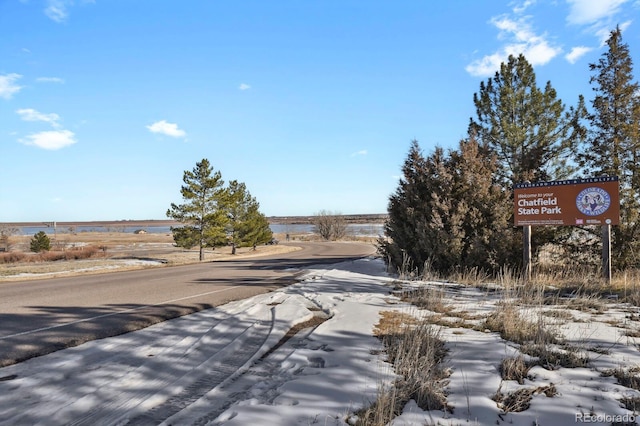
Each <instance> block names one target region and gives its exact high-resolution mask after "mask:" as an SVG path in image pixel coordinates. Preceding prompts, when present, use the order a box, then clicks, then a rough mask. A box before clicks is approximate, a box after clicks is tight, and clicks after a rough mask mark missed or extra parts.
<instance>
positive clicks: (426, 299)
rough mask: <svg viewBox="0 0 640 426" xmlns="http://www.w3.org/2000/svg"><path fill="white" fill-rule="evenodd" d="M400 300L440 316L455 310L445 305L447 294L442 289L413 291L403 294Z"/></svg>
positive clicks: (428, 288) (430, 288) (429, 287)
mask: <svg viewBox="0 0 640 426" xmlns="http://www.w3.org/2000/svg"><path fill="white" fill-rule="evenodd" d="M400 299H401V300H402V301H403V302H410V303H411V304H413V305H415V306H417V307H419V308H422V309H428V310H430V311H432V312H436V313H440V314H446V313H449V312H451V311H452V310H453V306H451V305H449V304H447V303H445V293H444V290H443V289H441V288H434V287H431V286H428V287H424V288H419V289H413V290H411V291H409V292H403V293H402V294H401V297H400Z"/></svg>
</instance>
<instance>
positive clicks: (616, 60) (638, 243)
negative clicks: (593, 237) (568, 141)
mask: <svg viewBox="0 0 640 426" xmlns="http://www.w3.org/2000/svg"><path fill="white" fill-rule="evenodd" d="M607 46H608V49H607V51H606V52H605V53H604V54H603V55H602V56H601V58H600V60H599V61H598V62H596V63H593V64H590V65H589V68H590V70H591V71H592V72H593V73H594V74H593V75H592V77H591V79H590V83H591V84H592V85H593V90H594V92H595V97H594V99H593V101H592V106H593V112H592V113H591V114H590V115H589V119H590V122H591V132H590V134H589V137H588V140H587V143H586V144H585V145H584V149H582V151H581V153H580V157H579V159H580V164H581V165H582V166H583V168H584V173H585V174H586V175H587V176H589V177H591V176H603V175H607V176H618V177H619V180H620V216H621V218H620V219H621V223H620V226H619V227H614V229H613V241H612V245H613V247H612V254H613V260H614V264H615V266H616V267H618V268H625V267H629V266H637V263H638V260H639V257H640V252H639V251H638V250H640V164H639V161H640V86H639V85H638V83H637V82H635V81H634V79H633V62H632V59H631V56H630V55H629V47H628V45H627V44H625V43H623V42H622V31H621V30H620V28H619V27H616V29H615V30H614V31H612V32H611V34H610V36H609V39H608V40H607Z"/></svg>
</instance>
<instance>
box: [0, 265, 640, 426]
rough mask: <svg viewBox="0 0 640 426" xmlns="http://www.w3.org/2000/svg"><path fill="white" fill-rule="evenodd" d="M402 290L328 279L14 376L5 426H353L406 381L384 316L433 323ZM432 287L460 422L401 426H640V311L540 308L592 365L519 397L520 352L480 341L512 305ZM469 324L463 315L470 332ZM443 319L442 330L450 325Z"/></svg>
mask: <svg viewBox="0 0 640 426" xmlns="http://www.w3.org/2000/svg"><path fill="white" fill-rule="evenodd" d="M396 284H397V281H396V280H394V279H392V278H391V277H388V276H387V275H386V274H385V272H384V265H383V263H382V262H381V261H380V260H378V259H372V258H370V259H361V260H357V261H352V262H344V263H340V264H335V265H331V266H323V267H319V268H318V269H311V270H309V271H308V273H307V274H306V275H305V276H304V278H303V280H302V281H301V282H300V283H297V284H295V285H292V286H289V287H286V288H283V289H280V290H278V291H275V292H272V293H268V294H264V295H260V296H256V297H253V298H251V299H247V300H243V301H238V302H233V303H230V304H227V305H224V306H221V307H218V308H215V309H211V310H207V311H202V312H199V313H196V314H192V315H189V316H185V317H182V318H178V319H175V320H171V321H167V322H164V323H161V324H156V325H154V326H151V327H148V328H146V329H144V330H140V331H136V332H132V333H128V334H125V335H122V336H118V337H112V338H108V339H103V340H98V341H93V342H89V343H85V344H83V345H81V346H78V347H75V348H70V349H66V350H63V351H59V352H56V353H52V354H49V355H46V356H42V357H39V358H34V359H32V360H29V361H26V362H23V363H20V364H16V365H13V366H9V367H5V368H2V369H0V424H2V425H38V424H39V425H125V424H127V425H158V424H164V425H191V424H194V425H207V424H211V425H217V424H225V425H310V424H318V425H335V424H337V425H342V424H348V423H353V422H354V421H355V419H356V417H355V416H354V413H355V412H356V411H357V410H358V409H360V408H363V407H365V406H368V405H370V403H371V402H372V401H374V400H375V398H376V395H377V394H378V392H379V389H380V386H381V385H383V384H389V383H391V382H392V381H393V380H394V378H395V375H394V373H393V369H392V367H391V365H390V364H388V363H387V362H386V361H385V355H384V352H383V351H382V349H383V347H382V345H381V343H380V342H379V340H378V339H377V338H376V337H374V336H373V328H374V325H375V324H377V323H378V321H379V319H380V312H381V311H393V310H397V311H400V312H403V313H410V314H412V315H417V316H424V315H428V314H429V313H428V312H423V311H420V310H418V309H417V308H416V307H413V306H411V305H409V304H407V303H405V302H402V301H400V300H399V299H398V298H397V297H396V296H395V295H393V294H392V292H391V290H392V288H394V286H396ZM406 285H410V286H416V285H418V284H416V283H406ZM419 285H421V286H432V287H434V288H437V289H438V291H441V292H442V294H443V295H444V298H443V300H444V301H445V303H447V304H450V305H452V306H454V307H455V310H454V311H452V312H450V313H449V315H450V316H451V320H452V321H451V322H452V324H453V323H455V321H458V322H457V324H458V325H457V326H454V325H451V326H443V325H440V326H438V327H442V330H441V337H442V338H443V339H444V340H445V341H446V345H447V348H448V355H447V358H446V360H445V363H446V364H447V367H448V368H449V369H450V371H451V375H450V377H449V378H448V383H447V385H446V390H447V393H448V402H449V404H450V405H451V406H453V413H449V412H442V411H431V412H424V411H422V410H421V409H420V408H418V406H417V405H416V404H415V403H413V402H410V403H409V404H408V405H407V406H406V407H405V410H404V413H403V414H402V415H401V416H400V417H398V418H396V419H395V420H394V421H393V424H394V425H424V424H441V425H466V424H471V425H476V424H478V425H496V424H506V425H510V424H515V425H527V426H530V425H532V424H540V425H568V424H576V423H581V422H584V423H587V422H588V423H589V424H606V425H609V424H612V423H613V422H614V421H623V420H631V418H632V417H631V416H632V415H633V412H631V411H629V410H627V409H625V408H624V407H623V406H622V404H621V402H620V400H621V399H623V398H636V397H640V392H638V391H637V390H633V389H630V388H628V387H625V386H623V385H621V384H618V380H617V379H616V378H615V377H614V376H612V375H611V372H612V371H614V370H616V371H624V372H628V373H629V375H630V376H633V374H634V371H635V370H634V369H633V368H634V367H637V366H640V352H639V351H638V347H637V346H636V337H633V336H640V315H639V314H638V309H637V308H635V307H631V306H628V305H623V304H619V303H614V302H607V303H606V306H605V308H606V309H604V310H602V309H600V310H596V309H592V310H590V311H589V310H587V311H585V310H584V309H583V310H575V309H570V308H569V307H567V306H561V307H556V306H541V307H539V311H540V312H543V313H544V315H545V316H544V318H545V322H546V323H547V326H548V327H551V328H553V329H554V330H555V331H557V332H558V333H561V334H563V335H564V337H565V341H566V342H567V343H569V344H571V345H573V346H574V347H576V348H578V349H579V351H580V353H582V354H583V355H585V356H586V357H587V358H588V363H587V365H586V366H585V367H579V368H564V367H558V368H550V367H549V366H547V368H543V367H541V366H535V367H533V368H532V369H531V370H530V371H529V374H528V378H526V379H525V380H524V381H523V383H522V384H518V383H517V382H516V381H514V380H503V379H501V376H500V372H499V368H500V364H501V362H502V360H503V359H504V358H507V357H511V356H514V355H515V354H518V353H519V352H518V345H517V344H515V343H512V342H508V341H505V340H503V339H502V338H501V337H500V335H499V334H498V333H495V332H490V331H488V330H480V329H478V328H477V327H476V328H475V329H474V328H471V327H470V325H472V323H474V322H475V323H476V324H478V323H480V322H481V321H482V318H484V317H486V316H487V315H488V314H489V313H490V312H492V311H493V310H494V309H496V307H497V306H498V305H499V303H500V301H501V300H503V298H501V296H500V295H499V294H497V293H494V292H487V291H482V290H479V289H476V288H470V287H462V286H457V285H452V284H443V283H421V284H419ZM396 287H397V286H396ZM553 311H558V312H562V314H561V315H560V314H559V315H554V314H553ZM456 312H457V313H462V312H464V317H465V318H467V319H465V320H464V322H465V324H463V323H462V322H460V321H462V320H461V318H462V315H457V314H456ZM540 312H538V313H534V312H533V311H531V310H529V311H528V314H530V315H534V316H535V315H538V314H540ZM439 318H440V320H439V322H440V324H443V323H445V321H444V320H446V319H447V318H446V317H444V318H443V317H442V316H441V315H440V316H439ZM454 320H455V321H454ZM296 325H297V328H295V327H294V326H296ZM461 325H464V326H461ZM292 327H294V328H293V330H294V331H298V332H297V333H296V334H294V333H292V332H290V330H291V329H292ZM603 373H606V374H604V375H603ZM551 384H553V388H554V390H555V392H553V393H549V394H551V395H552V396H547V395H546V394H545V393H544V392H542V391H540V392H532V393H533V396H532V399H531V402H530V407H529V408H528V409H527V410H524V411H522V412H515V413H514V412H505V411H504V410H502V409H501V408H500V407H499V406H498V404H497V403H496V402H495V401H494V400H493V399H492V396H494V395H495V394H496V392H497V391H498V390H500V392H502V393H503V394H508V393H510V392H512V391H515V390H518V389H538V388H539V389H549V388H550V387H551ZM620 424H622V423H620ZM627 424H635V422H634V423H627Z"/></svg>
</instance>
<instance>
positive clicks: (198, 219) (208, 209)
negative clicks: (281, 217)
mask: <svg viewBox="0 0 640 426" xmlns="http://www.w3.org/2000/svg"><path fill="white" fill-rule="evenodd" d="M182 180H183V183H184V185H182V187H181V188H180V194H181V195H182V199H183V201H184V202H183V203H182V204H175V203H171V206H170V208H169V209H168V210H167V216H168V217H170V218H172V219H174V220H176V221H178V222H180V223H181V224H182V226H178V227H171V232H172V233H173V239H174V241H175V243H176V245H177V246H178V247H184V248H187V249H191V248H193V247H198V248H199V249H200V254H199V256H200V260H204V250H205V249H206V248H214V249H215V248H216V247H220V246H225V245H230V246H231V247H232V254H235V253H236V247H251V246H253V247H254V249H255V247H256V246H257V245H258V244H263V243H266V242H268V241H270V240H271V238H272V237H273V234H272V232H271V228H269V221H268V220H267V218H266V216H265V215H264V214H262V213H261V212H260V210H259V209H260V204H259V203H258V201H257V200H256V199H255V198H254V197H253V196H251V194H250V193H249V191H248V190H247V187H246V185H245V184H244V183H241V182H238V181H236V180H233V181H231V182H229V185H228V186H226V187H225V186H224V181H223V180H222V175H221V173H220V172H219V171H216V172H214V171H213V167H212V166H211V164H210V163H209V160H207V159H206V158H205V159H202V161H200V162H197V163H196V166H195V167H194V168H193V170H186V171H185V172H184V175H183V178H182Z"/></svg>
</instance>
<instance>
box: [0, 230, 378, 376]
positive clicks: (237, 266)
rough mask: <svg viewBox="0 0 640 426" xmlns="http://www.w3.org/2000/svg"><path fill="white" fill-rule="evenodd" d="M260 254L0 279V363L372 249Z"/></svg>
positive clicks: (212, 302)
mask: <svg viewBox="0 0 640 426" xmlns="http://www.w3.org/2000/svg"><path fill="white" fill-rule="evenodd" d="M292 245H296V246H300V247H302V250H299V251H293V252H289V253H282V254H278V255H270V256H264V257H258V258H250V259H241V258H239V259H238V260H231V261H218V262H203V263H199V264H193V265H185V266H176V267H165V268H155V269H145V270H137V271H126V272H114V273H108V274H97V275H85V276H76V277H67V278H53V279H45V280H36V281H16V282H3V283H0V366H6V365H10V364H14V363H16V362H20V361H23V360H26V359H29V358H32V357H34V356H38V355H43V354H46V353H50V352H53V351H56V350H59V349H63V348H67V347H70V346H76V345H79V344H81V343H84V342H86V341H89V340H94V339H99V338H104V337H109V336H116V335H119V334H122V333H125V332H128V331H133V330H138V329H140V328H144V327H147V326H149V325H151V324H154V323H157V322H160V321H164V320H167V319H170V318H175V317H178V316H182V315H186V314H189V313H193V312H197V311H200V310H202V309H208V308H212V307H215V306H219V305H221V304H224V303H227V302H230V301H233V300H239V299H243V298H247V297H251V296H253V295H256V294H260V293H265V292H268V291H272V290H274V289H276V288H279V287H282V286H285V285H288V284H292V283H294V282H296V278H297V276H298V275H300V274H301V273H302V272H304V270H305V268H309V267H310V266H316V265H330V264H334V263H338V262H342V261H345V260H349V259H356V258H360V257H364V256H368V255H372V254H373V253H374V252H375V248H374V247H373V246H372V245H371V244H365V243H295V244H292Z"/></svg>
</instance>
